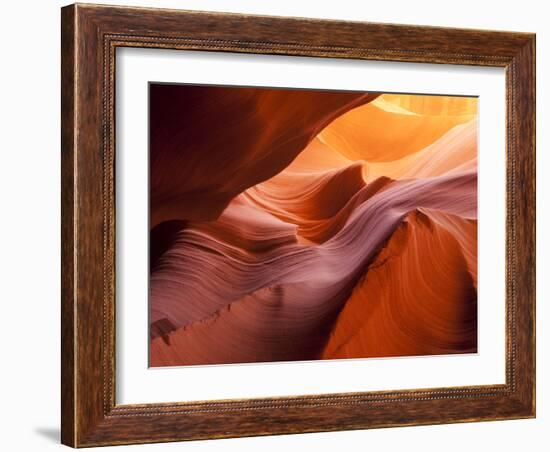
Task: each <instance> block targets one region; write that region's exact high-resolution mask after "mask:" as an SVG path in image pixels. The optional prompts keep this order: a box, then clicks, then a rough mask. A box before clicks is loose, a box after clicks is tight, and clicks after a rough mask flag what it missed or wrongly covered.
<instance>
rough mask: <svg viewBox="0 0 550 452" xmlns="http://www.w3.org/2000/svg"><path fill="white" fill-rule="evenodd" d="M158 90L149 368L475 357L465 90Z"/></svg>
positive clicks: (472, 187) (473, 158)
mask: <svg viewBox="0 0 550 452" xmlns="http://www.w3.org/2000/svg"><path fill="white" fill-rule="evenodd" d="M156 86H157V85H153V90H152V92H151V105H152V121H151V135H152V142H151V162H152V166H151V174H152V177H151V183H152V185H151V216H152V226H153V228H152V231H151V253H150V254H151V281H150V300H151V302H150V306H151V308H150V322H151V328H150V334H151V347H150V364H151V365H152V366H176V365H186V364H221V363H242V362H264V361H289V360H304V359H334V358H359V357H374V356H377V357H378V356H406V355H419V354H440V353H466V352H473V351H475V350H476V347H477V341H476V338H477V315H476V313H477V147H476V134H477V129H476V119H475V114H476V105H477V103H476V102H475V100H473V99H468V98H451V97H441V96H399V95H381V96H380V97H376V96H375V95H370V94H357V93H328V92H318V91H298V90H272V89H249V88H214V87H200V88H199V87H186V86H170V85H159V86H162V87H163V88H162V89H160V90H156V88H155V87H156ZM221 121H224V124H225V126H224V127H220V126H219V124H220V123H221ZM212 131H215V132H216V133H213V132H212ZM159 137H160V138H159Z"/></svg>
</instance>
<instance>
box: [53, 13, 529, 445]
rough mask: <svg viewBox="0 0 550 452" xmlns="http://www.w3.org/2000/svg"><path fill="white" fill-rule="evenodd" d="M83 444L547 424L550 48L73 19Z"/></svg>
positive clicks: (68, 337)
mask: <svg viewBox="0 0 550 452" xmlns="http://www.w3.org/2000/svg"><path fill="white" fill-rule="evenodd" d="M61 32H62V150H61V153H62V372H61V373H62V382H61V384H62V429H61V432H62V442H63V443H64V444H67V445H70V446H73V447H86V446H102V445H115V444H133V443H148V442H162V441H179V440H192V439H207V438H226V437H236V436H252V435H271V434H284V433H300V432H318V431H334V430H348V429H364V428H376V427H392V426H403V425H423V424H439V423H450V422H469V421H485V420H504V419H521V418H530V417H534V416H535V331H534V329H535V36H534V35H533V34H529V33H512V32H502V31H498V32H497V31H482V30H467V29H449V28H437V27H420V26H409V25H388V24H375V23H360V22H338V21H324V20H312V19H300V18H280V17H264V16H247V15H238V14H218V13H206V12H189V11H177V10H162V9H147V8H127V7H111V6H96V5H79V4H75V5H71V6H67V7H65V8H62V24H61Z"/></svg>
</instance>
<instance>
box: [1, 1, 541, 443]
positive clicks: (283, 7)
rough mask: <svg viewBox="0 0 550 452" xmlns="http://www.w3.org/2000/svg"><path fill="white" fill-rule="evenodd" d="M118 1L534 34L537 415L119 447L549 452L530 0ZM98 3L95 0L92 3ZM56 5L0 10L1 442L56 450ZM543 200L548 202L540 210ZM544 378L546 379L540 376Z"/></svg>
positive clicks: (536, 24) (537, 23)
mask: <svg viewBox="0 0 550 452" xmlns="http://www.w3.org/2000/svg"><path fill="white" fill-rule="evenodd" d="M113 1H114V2H115V1H116V3H118V4H125V5H135V6H157V7H169V8H185V9H202V10H212V11H231V12H242V13H256V14H273V15H281V16H305V17H319V18H331V19H351V20H365V21H378V22H393V23H409V24H425V25H441V26H456V27H470V28H487V29H500V30H515V31H531V32H536V33H537V59H538V61H537V80H538V86H537V91H538V92H537V97H538V99H537V100H538V101H537V104H538V108H537V132H538V139H537V147H538V152H537V154H538V175H539V177H538V184H537V189H538V196H537V198H538V200H537V204H538V206H537V207H538V221H537V230H538V231H539V234H538V252H537V254H538V258H537V265H538V276H539V277H538V278H537V279H538V281H537V295H538V306H537V308H538V312H537V318H538V320H537V331H538V332H537V335H538V337H537V340H538V353H537V355H538V361H537V376H538V397H537V403H538V413H537V419H535V420H524V421H505V422H489V423H476V424H460V425H458V424H457V425H446V426H427V427H405V428H397V429H382V430H368V431H353V432H339V433H319V434H307V435H291V436H277V437H263V438H243V439H231V440H222V441H202V442H192V443H173V444H158V445H144V446H131V447H132V448H128V447H118V448H117V449H116V450H120V451H122V450H137V451H139V450H157V451H170V450H176V449H177V450H185V451H213V450H216V451H239V452H246V451H257V450H262V451H264V452H268V451H280V450H282V449H283V450H284V449H287V450H303V449H313V448H315V449H317V450H321V451H323V450H327V451H328V450H342V451H343V450H345V451H356V450H357V451H359V450H361V451H362V450H365V449H371V450H377V449H381V448H383V449H385V450H390V451H392V450H399V449H406V450H409V451H417V450H418V451H420V450H422V451H432V450H433V451H440V450H442V449H444V450H446V451H448V452H453V451H464V450H468V449H474V450H484V449H491V450H498V451H499V452H505V451H516V450H530V451H543V450H547V447H548V440H546V444H544V443H543V435H544V433H547V432H548V430H550V391H549V390H548V385H549V384H550V383H548V381H549V380H548V378H549V377H548V366H549V360H550V353H548V351H547V346H548V345H549V341H550V335H549V334H548V332H547V331H545V329H546V328H547V327H546V325H547V324H548V322H550V309H549V307H548V306H547V305H546V306H545V303H544V301H545V300H544V297H545V295H546V294H547V292H548V290H550V287H549V283H548V278H544V275H545V273H546V272H547V267H548V265H547V260H546V259H545V256H546V255H547V254H548V253H549V252H550V249H549V246H550V240H549V239H548V235H547V232H546V231H547V230H548V229H550V213H549V212H548V208H547V206H548V201H547V200H548V197H549V196H550V178H548V177H545V173H546V172H547V171H548V170H549V169H550V167H549V166H550V157H549V154H548V152H544V150H547V149H548V147H549V146H550V143H549V140H550V133H549V132H548V129H545V128H543V127H542V125H543V124H548V123H549V121H550V118H549V115H548V106H549V105H550V92H549V90H550V82H549V80H550V64H549V62H548V55H550V30H549V29H548V27H547V20H548V19H549V18H550V17H549V15H548V12H547V11H546V9H547V8H546V2H543V1H538V0H522V1H521V2H519V1H517V0H516V1H508V0H500V1H498V0H491V1H485V2H482V1H479V0H462V1H461V2H450V3H449V2H441V1H437V0H433V1H425V0H417V1H414V2H411V1H407V0H399V1H397V0H393V1H391V0H390V1H385V2H359V1H357V0H331V1H328V0H318V1H315V2H313V1H306V0H302V1H300V0H288V1H283V0H279V1H277V2H263V1H261V0H202V1H199V0H184V1H176V0H171V1H170V0H159V1H153V0H148V1H147V0H145V1H143V0H128V1H125V0H113ZM94 3H96V2H94ZM62 5H64V2H60V1H57V0H56V1H51V0H48V1H43V0H42V1H40V0H27V1H24V2H23V1H12V2H5V3H4V4H3V5H2V19H3V20H2V27H1V28H0V33H1V39H0V45H1V55H2V65H1V70H0V81H1V84H0V90H1V91H0V92H1V97H0V124H1V126H0V143H1V147H0V168H1V170H0V196H1V207H2V210H1V212H2V216H1V220H0V275H2V276H1V279H0V282H1V285H0V289H1V291H0V300H1V301H0V306H1V310H0V313H1V314H0V315H1V319H2V323H1V326H0V334H1V339H2V340H1V342H0V343H1V344H2V345H1V348H0V353H2V356H1V360H2V361H1V362H2V364H1V369H2V372H1V373H0V425H1V429H0V432H1V435H0V445H1V446H0V448H1V449H2V450H8V451H19V450H22V451H23V450H24V451H47V450H59V449H61V448H62V446H60V445H59V427H58V425H59V416H60V413H59V397H60V396H59V367H60V353H59V348H60V344H59V342H60V340H59V317H60V308H59V304H60V303H59V293H60V285H59V280H60V258H59V249H60V240H59V235H60V232H59V231H60V220H59V217H60V202H59V198H60V195H59V192H60V180H59V178H60V157H59V136H60V130H59V129H60V124H59V116H60V107H59V105H60V102H59V96H60V93H59V86H60V80H59V78H60V75H59V74H60V70H59V54H60V51H59V48H60V43H59V41H60V39H59V25H60V13H59V8H60V7H61V6H62ZM545 207H546V208H545ZM545 380H546V381H545Z"/></svg>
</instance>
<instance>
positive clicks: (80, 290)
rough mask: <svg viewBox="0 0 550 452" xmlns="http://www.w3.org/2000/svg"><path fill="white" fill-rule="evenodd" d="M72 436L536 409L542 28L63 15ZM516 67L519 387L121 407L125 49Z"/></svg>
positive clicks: (427, 419)
mask: <svg viewBox="0 0 550 452" xmlns="http://www.w3.org/2000/svg"><path fill="white" fill-rule="evenodd" d="M61 33H62V145H61V146H62V150H61V154H62V347H61V353H62V366H61V371H62V372H61V373H62V380H61V385H62V435H61V436H62V442H63V443H64V444H67V445H70V446H74V447H84V446H98V445H109V444H128V443H147V442H158V441H178V440H190V439H201V438H224V437H233V436H247V435H270V434H282V433H298V432H315V431H331V430H347V429H362V428H374V427H389V426H400V425H419V424H439V423H448V422H467V421H482V420H496V419H518V418H529V417H534V416H535V35H534V34H528V33H509V32H495V31H482V30H462V29H449V28H436V27H418V26H407V25H387V24H374V23H358V22H355V23H354V22H338V21H326V20H312V19H297V18H279V17H262V16H246V15H237V14H217V13H203V12H188V11H176V10H161V9H145V8H126V7H109V6H99V5H81V4H76V5H71V6H67V7H64V8H63V9H62V25H61ZM125 46H126V47H127V46H131V47H150V48H170V49H187V50H211V51H224V52H243V53H262V54H280V55H301V56H318V57H331V58H354V59H373V60H391V61H402V62H425V63H442V64H467V65H479V66H500V67H504V68H506V105H507V145H506V146H507V150H506V152H507V156H506V159H507V181H506V184H507V185H506V187H507V220H506V269H507V270H506V273H507V274H506V341H507V342H506V343H507V349H506V383H505V384H503V385H492V386H472V387H452V388H437V389H421V390H408V391H389V392H364V393H348V394H337V395H328V394H327V395H318V396H301V397H279V398H267V399H251V400H229V401H227V400H225V401H215V402H199V403H196V402H195V403H190V402H188V403H186V402H182V403H177V402H174V403H167V404H149V405H122V406H121V405H117V404H116V403H115V384H114V379H115V365H116V363H115V353H114V351H115V350H114V347H115V343H114V337H115V336H114V333H115V322H114V318H115V295H114V293H115V290H114V289H115V266H114V262H115V254H114V253H115V250H114V240H115V229H114V224H115V208H114V195H115V193H114V177H115V175H114V155H115V143H114V95H113V91H114V86H115V83H114V77H115V71H114V68H115V64H116V59H115V49H116V48H117V47H125Z"/></svg>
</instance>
